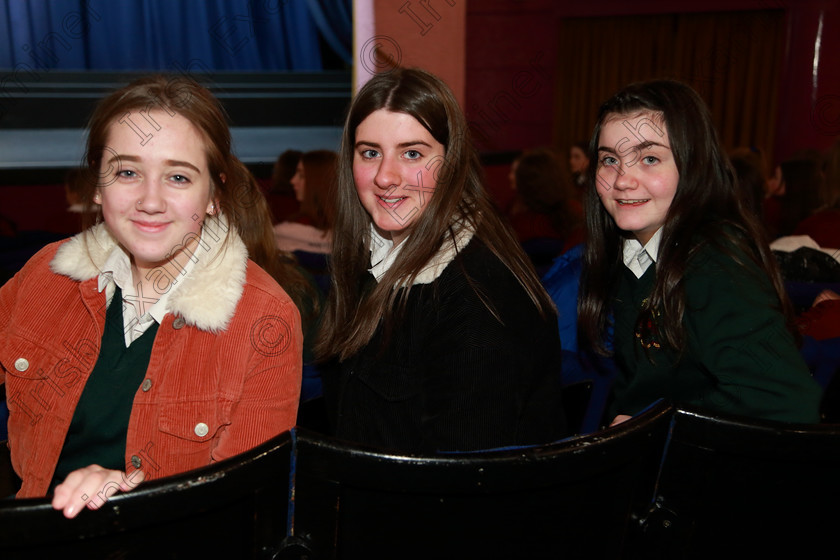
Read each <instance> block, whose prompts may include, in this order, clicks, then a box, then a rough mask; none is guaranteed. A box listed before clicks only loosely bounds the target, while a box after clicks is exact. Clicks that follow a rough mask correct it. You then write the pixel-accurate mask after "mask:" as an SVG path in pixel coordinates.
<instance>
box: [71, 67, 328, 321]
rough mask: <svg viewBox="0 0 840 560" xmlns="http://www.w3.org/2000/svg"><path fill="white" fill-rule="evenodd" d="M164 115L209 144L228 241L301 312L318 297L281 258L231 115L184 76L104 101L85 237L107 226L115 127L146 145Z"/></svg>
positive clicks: (83, 184) (89, 165) (91, 162)
mask: <svg viewBox="0 0 840 560" xmlns="http://www.w3.org/2000/svg"><path fill="white" fill-rule="evenodd" d="M152 109H159V110H161V111H165V112H166V113H168V114H170V115H173V114H175V113H177V114H180V115H181V116H183V117H184V118H186V119H187V120H188V121H190V123H192V125H193V126H194V127H195V128H196V130H197V131H198V132H199V134H200V135H201V136H202V138H203V140H204V149H205V151H206V156H207V167H208V169H209V171H210V178H211V197H212V198H213V199H214V200H216V201H217V204H218V206H219V210H220V211H221V213H222V214H223V215H224V216H225V218H226V219H227V221H228V225H229V226H232V227H229V228H228V230H227V234H226V237H225V243H227V241H228V239H229V236H230V234H231V231H236V233H237V234H238V235H239V236H240V237H241V238H242V240H243V242H244V243H245V246H246V247H247V249H248V255H249V257H250V258H251V259H252V260H253V261H254V262H256V263H257V264H258V265H260V266H261V267H262V268H263V269H265V270H266V271H268V272H269V273H270V274H271V275H272V276H273V277H274V278H275V280H277V282H278V283H279V284H280V285H281V286H282V287H283V288H284V289H285V290H286V292H287V293H288V294H289V296H290V297H291V298H292V299H293V300H294V301H295V303H296V304H297V305H298V307H299V308H302V304H304V303H306V302H307V301H309V298H310V296H312V299H314V301H315V302H316V309H315V311H316V312H317V296H315V295H313V294H311V293H310V291H311V290H312V288H311V287H309V284H308V283H307V282H306V280H305V278H304V277H303V275H302V274H301V273H300V272H299V271H298V270H297V269H295V268H294V267H293V266H291V265H289V264H288V263H284V262H282V261H281V260H280V259H279V257H278V251H277V246H276V241H275V240H274V232H273V229H272V224H271V213H270V211H269V209H268V205H267V203H266V200H265V196H264V195H263V193H262V191H261V190H260V187H259V184H258V183H257V181H256V179H255V178H254V176H253V175H252V174H251V172H250V170H249V169H248V168H247V167H246V166H245V165H244V164H243V163H242V162H241V161H240V160H239V159H238V158H237V157H236V156H235V155H233V152H232V151H231V135H230V128H229V127H228V120H227V114H226V113H225V111H224V109H223V107H222V105H221V103H219V101H218V99H216V97H215V96H214V95H213V94H212V93H211V92H210V91H209V90H208V89H206V88H205V87H203V86H202V85H201V84H199V83H198V82H196V81H195V80H192V79H191V78H187V77H185V76H180V75H175V76H166V75H160V74H158V75H152V76H147V77H143V78H139V79H137V80H135V81H133V82H131V83H130V84H128V85H127V86H125V87H123V88H121V89H119V90H117V91H115V92H113V93H111V94H110V95H108V96H107V97H105V98H104V99H103V100H102V101H100V102H99V104H98V105H97V106H96V108H95V109H94V112H93V115H92V116H91V118H90V120H89V123H88V139H87V150H86V152H85V162H84V166H83V168H82V174H83V180H81V181H79V182H78V187H79V192H78V194H79V197H80V199H81V203H82V204H83V205H84V206H85V207H89V208H96V209H97V212H92V213H90V214H86V215H85V217H84V218H85V231H86V232H87V231H89V227H90V226H91V225H94V224H95V223H99V222H101V221H102V210H101V207H100V206H98V205H95V204H93V197H94V194H95V193H96V189H97V188H98V187H100V186H104V185H105V184H106V183H105V181H107V180H108V178H107V177H104V176H101V175H100V163H101V161H102V159H103V156H104V154H105V152H107V151H109V148H108V145H107V142H108V134H109V132H110V128H111V125H112V124H114V123H116V122H123V123H130V126H132V127H133V128H135V129H136V130H135V131H136V132H137V134H138V140H139V141H141V142H142V138H143V137H144V135H145V134H153V133H154V130H155V127H156V126H157V127H159V126H160V125H158V124H157V123H156V122H155V121H154V119H153V118H152V117H151V116H150V115H149V112H150V111H151V110H152Z"/></svg>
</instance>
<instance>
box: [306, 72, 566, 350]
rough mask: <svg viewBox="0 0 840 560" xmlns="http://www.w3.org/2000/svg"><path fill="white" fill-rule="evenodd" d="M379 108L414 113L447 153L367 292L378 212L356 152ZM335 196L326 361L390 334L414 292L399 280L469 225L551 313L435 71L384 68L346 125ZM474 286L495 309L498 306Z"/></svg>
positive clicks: (409, 279) (408, 279)
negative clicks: (358, 175) (359, 186)
mask: <svg viewBox="0 0 840 560" xmlns="http://www.w3.org/2000/svg"><path fill="white" fill-rule="evenodd" d="M379 109H386V110H388V111H392V112H397V113H405V114H408V115H411V116H412V117H414V118H415V119H416V120H417V121H418V122H419V123H420V124H421V125H422V126H423V127H424V128H426V130H428V131H429V133H430V134H431V135H432V137H433V138H434V139H435V140H437V141H438V142H440V143H441V144H442V145H443V147H444V150H445V155H444V157H443V158H442V159H437V160H433V161H431V162H429V164H428V168H429V169H432V167H431V166H436V168H435V171H434V176H435V178H436V180H437V184H436V187H435V191H434V196H432V197H431V199H430V200H429V202H428V205H427V206H426V208H425V210H424V211H423V213H422V214H420V216H419V217H418V218H417V220H416V221H415V222H414V224H413V225H412V226H411V233H410V235H409V236H408V237H407V238H406V239H405V240H404V241H403V244H404V247H403V249H402V250H401V251H400V253H399V256H398V257H397V259H396V261H395V262H394V264H393V265H392V266H391V268H390V269H389V270H388V271H387V272H386V273H385V275H384V276H383V277H382V278H381V279H380V281H379V282H378V283H377V285H376V286H375V287H373V289H372V290H370V291H369V292H366V293H364V294H362V293H361V284H360V282H361V280H362V279H363V278H364V277H365V275H366V274H367V269H368V267H369V266H370V244H371V233H370V224H371V218H370V216H369V215H368V213H367V212H366V211H365V209H364V207H363V206H362V204H361V202H360V201H359V197H358V195H357V192H356V186H355V183H354V180H353V155H354V150H355V142H356V129H357V127H358V126H359V124H360V123H361V122H362V121H363V120H364V119H366V118H367V117H368V115H370V114H371V113H373V112H374V111H377V110H379ZM334 200H335V209H336V219H335V228H334V233H333V249H332V267H331V271H332V278H333V285H332V288H331V290H330V293H329V297H328V300H327V307H326V313H325V316H324V324H323V329H322V331H321V338H320V340H319V344H318V347H317V351H318V354H319V357H320V358H321V359H327V358H331V357H338V358H339V359H342V360H343V359H345V358H347V357H349V356H352V355H353V354H355V353H356V352H358V351H359V350H360V349H361V348H362V347H363V346H364V345H365V344H367V343H368V341H370V339H371V337H372V336H373V334H374V332H375V331H376V329H377V328H378V326H379V325H380V322H382V323H383V324H384V326H385V330H386V333H387V332H389V331H390V329H392V328H394V325H395V323H396V322H397V320H398V317H399V315H400V310H401V309H402V308H403V307H404V305H405V301H406V299H407V297H408V292H409V289H402V290H396V289H393V288H394V286H411V284H412V283H413V281H414V279H415V278H416V277H417V275H418V274H420V272H421V271H422V270H423V268H424V267H425V266H426V265H427V263H428V262H429V261H430V260H432V259H433V258H434V256H435V255H436V253H437V252H438V250H439V249H440V248H441V246H442V245H443V244H444V243H451V244H453V245H454V243H455V235H456V232H457V229H458V228H459V227H464V226H465V227H470V228H472V229H473V230H474V232H475V233H474V236H475V237H477V238H478V239H480V240H481V241H483V242H484V243H485V244H486V245H487V247H488V248H489V249H490V250H491V251H493V253H494V254H495V255H496V256H498V258H499V259H500V260H501V261H502V262H503V263H504V264H505V266H506V267H507V268H508V269H509V270H510V271H511V272H512V273H513V274H514V275H515V276H516V277H517V278H518V279H519V283H520V284H521V285H522V287H523V288H524V289H525V291H526V292H527V293H528V295H529V297H530V298H531V300H532V301H533V302H534V304H535V305H536V306H537V308H538V309H539V310H540V311H541V313H542V314H543V315H544V316H547V315H548V314H551V313H553V310H554V306H553V304H552V302H551V299H550V298H549V297H548V295H547V294H546V292H545V290H544V289H543V287H542V285H541V284H540V281H539V278H537V275H536V273H535V272H534V270H533V268H532V266H531V264H530V262H529V260H528V258H527V257H526V256H525V254H524V252H523V251H522V248H521V247H520V245H519V243H518V242H517V241H516V238H515V237H514V235H513V233H512V232H511V231H510V229H509V227H508V226H507V225H505V224H504V223H503V221H502V219H501V218H500V217H499V215H498V214H497V212H496V210H495V208H494V206H493V204H492V202H491V200H490V198H489V196H488V195H487V193H486V191H485V190H484V188H483V186H482V173H481V165H480V163H479V160H478V155H477V154H476V152H475V150H474V149H473V147H472V143H471V140H470V135H469V131H468V128H467V121H466V118H465V117H464V114H463V112H462V111H461V109H460V107H459V106H458V102H457V101H456V100H455V97H454V96H453V95H452V92H451V91H450V89H449V88H448V87H447V86H446V84H445V83H444V82H443V81H441V80H440V79H439V78H437V77H435V76H433V75H432V74H429V73H428V72H425V71H423V70H419V69H402V68H400V69H396V70H394V71H391V72H388V73H383V74H378V75H376V76H374V77H373V78H371V80H370V81H368V82H367V83H366V84H365V85H364V86H363V87H362V89H361V90H360V91H359V93H358V95H357V96H356V97H355V99H354V100H353V103H352V104H351V106H350V109H349V112H348V115H347V119H346V122H345V125H344V133H343V137H342V143H341V149H340V151H339V165H338V183H337V188H336V191H335V197H334ZM457 260H458V259H456V261H457ZM453 264H455V263H453ZM456 266H457V264H456ZM475 289H476V291H477V293H478V295H479V297H481V298H482V300H483V301H484V302H485V305H487V307H488V309H490V311H491V312H493V305H492V302H490V301H487V300H486V298H484V297H483V296H482V294H481V293H480V292H479V290H478V288H477V287H476V288H475Z"/></svg>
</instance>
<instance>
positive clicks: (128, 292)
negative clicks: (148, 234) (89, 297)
mask: <svg viewBox="0 0 840 560" xmlns="http://www.w3.org/2000/svg"><path fill="white" fill-rule="evenodd" d="M201 238H202V240H203V238H204V230H203V229H202V231H201ZM201 243H202V241H199V244H201ZM195 262H196V261H195V260H194V258H187V259H186V263H184V264H183V266H182V267H181V268H182V270H181V271H180V272H179V273H177V275H176V276H175V277H174V278H173V277H172V276H171V275H169V274H164V275H161V277H164V276H165V277H166V278H167V280H168V282H167V283H166V287H167V289H166V291H165V292H162V293H161V292H158V291H155V293H153V294H138V293H137V290H138V287H137V286H135V285H134V279H133V276H132V274H131V257H130V256H129V254H128V252H127V251H126V250H125V249H124V248H123V247H122V246H121V245H119V244H118V245H116V246H115V247H114V248H113V250H111V253H110V254H109V255H108V258H107V259H106V260H105V263H104V264H103V265H102V272H100V273H99V281H98V284H99V291H100V292H102V291H103V290H104V289H105V288H106V287H107V286H108V284H110V283H111V282H113V283H114V284H116V285H117V286H119V287H120V290H121V291H122V294H123V299H126V298H140V299H141V301H148V302H149V303H151V306H150V307H147V308H146V309H145V313H144V314H143V316H144V317H145V314H146V313H148V314H149V315H151V317H152V318H153V319H154V320H155V321H156V322H157V323H158V324H159V325H160V324H162V323H163V318H164V317H165V316H166V310H167V307H166V306H167V301H169V298H170V296H171V295H172V293H173V292H175V290H176V289H177V288H178V286H179V285H180V280H181V279H183V278H186V277H187V276H188V275H189V274H190V272H191V271H192V269H193V268H194V267H195ZM176 268H177V267H176ZM157 285H158V284H155V286H157ZM154 299H157V302H155V303H152V301H153V300H154ZM138 319H140V320H141V321H142V317H139V318H138Z"/></svg>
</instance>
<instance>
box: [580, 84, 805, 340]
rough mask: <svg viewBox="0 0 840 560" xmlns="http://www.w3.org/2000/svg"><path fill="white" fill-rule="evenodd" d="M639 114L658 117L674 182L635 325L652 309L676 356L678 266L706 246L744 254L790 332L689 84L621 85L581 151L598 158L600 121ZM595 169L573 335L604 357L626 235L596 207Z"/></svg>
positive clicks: (750, 224) (759, 246)
mask: <svg viewBox="0 0 840 560" xmlns="http://www.w3.org/2000/svg"><path fill="white" fill-rule="evenodd" d="M640 113H646V114H650V115H652V116H654V117H658V118H656V119H654V120H657V121H658V122H663V123H664V126H665V127H666V128H667V131H668V137H669V139H670V141H671V152H672V153H673V155H674V160H675V162H676V165H677V170H678V171H679V182H678V184H677V191H676V194H675V195H674V199H673V201H672V202H671V206H670V207H669V209H668V213H667V215H666V217H665V225H664V226H663V228H662V240H661V243H660V245H659V256H658V259H657V261H656V270H657V274H656V282H655V284H654V287H653V292H652V294H651V296H650V297H649V298H648V300H647V302H646V304H645V306H644V307H643V308H642V310H641V311H640V314H639V323H640V324H642V325H644V324H648V322H649V321H652V319H653V310H657V311H658V312H661V318H660V319H657V321H656V322H657V328H658V329H659V330H660V333H661V334H662V336H663V338H664V341H665V343H666V344H667V345H668V346H670V347H671V348H674V349H676V350H677V351H681V350H682V349H683V348H684V346H685V340H686V334H685V328H684V325H683V315H684V313H685V306H686V302H685V290H684V288H685V285H684V283H683V280H684V278H685V273H686V269H687V267H688V263H689V261H690V260H691V259H692V257H693V256H694V255H695V254H696V253H697V252H698V251H700V250H701V249H702V248H703V247H704V246H706V245H713V246H715V247H716V248H717V249H719V250H720V251H722V252H724V253H727V254H729V255H731V256H732V257H733V259H735V260H736V262H739V264H741V265H743V264H745V263H742V262H741V260H742V259H743V258H744V256H745V258H748V259H750V260H752V261H753V262H754V263H755V264H756V265H757V266H758V267H759V268H760V269H761V270H763V271H764V272H765V273H766V274H767V276H768V277H769V279H770V281H771V282H772V284H773V287H774V288H775V290H776V293H777V295H778V299H779V306H780V308H781V309H782V310H783V311H784V312H785V313H786V315H787V318H788V326H789V327H790V326H791V324H792V323H791V319H792V313H791V306H790V303H789V300H788V298H787V295H786V293H785V291H784V286H783V284H782V280H781V277H780V276H779V273H778V268H777V265H776V261H775V258H774V257H773V255H772V253H771V251H770V248H769V246H768V244H767V241H766V239H765V237H764V233H763V228H762V227H761V225H760V223H759V222H758V218H757V217H756V216H754V215H753V214H752V213H751V212H750V211H749V210H748V206H747V201H746V198H747V195H746V193H745V190H744V189H741V188H739V187H738V186H737V183H736V181H735V179H734V173H733V171H732V168H731V167H730V165H729V161H728V158H727V157H726V154H725V153H724V151H723V149H722V148H721V145H720V142H719V140H718V135H717V132H716V131H715V128H714V125H713V124H712V119H711V116H710V115H709V111H708V108H707V107H706V104H705V103H704V102H703V100H702V99H701V98H700V96H699V95H697V93H696V92H695V91H694V90H693V89H691V87H689V86H687V85H685V84H683V83H680V82H676V81H671V80H657V81H651V82H643V83H636V84H631V85H629V86H627V87H625V88H624V89H622V90H621V91H619V92H618V93H616V94H615V95H614V96H613V97H611V98H610V99H608V100H607V101H606V102H605V103H604V104H603V105H602V106H601V108H600V111H599V113H598V119H597V123H596V125H595V129H594V131H593V133H592V140H591V142H590V146H589V153H592V154H596V153H598V139H599V136H600V133H601V127H602V126H603V125H604V123H605V122H606V121H607V120H609V119H612V118H615V117H616V116H635V115H638V114H640ZM597 167H598V166H597V165H590V168H589V185H590V186H589V187H588V188H587V192H586V195H585V198H584V204H585V210H584V212H585V217H586V218H585V221H586V233H587V241H586V246H585V249H584V253H583V270H582V273H581V279H580V293H579V297H578V337H579V342H580V344H581V346H582V347H583V348H587V349H590V350H594V351H596V352H598V353H600V354H604V355H606V354H608V353H609V352H608V350H607V345H606V338H607V334H606V333H607V331H608V326H609V325H608V323H609V316H610V312H611V305H612V302H613V297H614V294H615V291H616V288H617V281H618V279H619V278H620V277H621V269H622V267H623V266H624V263H623V260H622V243H623V240H624V239H625V238H628V237H630V236H631V235H632V234H631V233H630V232H626V231H622V230H620V229H619V228H618V227H617V226H616V223H615V221H614V220H613V219H612V217H611V216H610V215H609V214H608V213H607V211H606V210H605V209H604V206H603V205H602V204H601V201H600V198H599V197H598V194H597V192H596V189H595V186H594V185H595V181H596V180H597V179H596V173H597ZM745 272H746V271H745Z"/></svg>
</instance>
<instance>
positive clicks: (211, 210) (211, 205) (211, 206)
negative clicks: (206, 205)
mask: <svg viewBox="0 0 840 560" xmlns="http://www.w3.org/2000/svg"><path fill="white" fill-rule="evenodd" d="M215 213H216V205H215V204H213V203H210V215H211V216H212V215H214V214H215Z"/></svg>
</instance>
